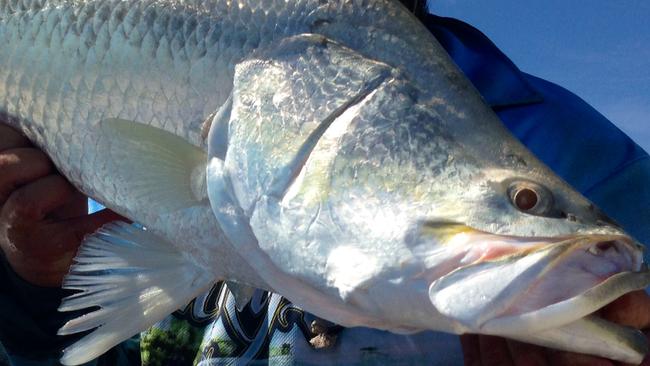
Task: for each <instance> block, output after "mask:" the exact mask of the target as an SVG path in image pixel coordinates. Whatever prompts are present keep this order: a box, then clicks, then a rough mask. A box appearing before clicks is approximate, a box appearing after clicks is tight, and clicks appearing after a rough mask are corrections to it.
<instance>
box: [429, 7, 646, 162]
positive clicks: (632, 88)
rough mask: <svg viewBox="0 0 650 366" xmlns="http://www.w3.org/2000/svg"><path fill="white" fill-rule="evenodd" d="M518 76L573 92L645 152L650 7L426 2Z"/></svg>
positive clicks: (436, 12) (433, 10)
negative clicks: (479, 35)
mask: <svg viewBox="0 0 650 366" xmlns="http://www.w3.org/2000/svg"><path fill="white" fill-rule="evenodd" d="M429 8H430V9H431V11H432V12H433V13H434V14H437V15H443V16H451V17H454V18H458V19H462V20H464V21H466V22H467V23H469V24H472V25H473V26H475V27H476V28H478V29H479V30H481V31H482V32H483V33H485V34H486V35H487V36H488V37H489V38H490V39H491V40H492V41H493V42H494V43H495V44H496V45H497V46H499V48H501V50H503V51H504V52H505V54H506V55H508V56H509V57H510V58H511V59H512V60H513V61H514V62H515V64H517V66H519V68H520V69H521V70H523V71H526V72H528V73H531V74H533V75H536V76H539V77H542V78H544V79H547V80H550V81H553V82H555V83H557V84H559V85H562V86H564V87H565V88H567V89H569V90H571V91H572V92H574V93H576V94H578V95H579V96H580V97H582V98H583V99H585V100H586V101H587V102H588V103H589V104H591V105H592V106H594V107H595V108H596V109H597V110H598V111H600V112H601V113H603V114H604V115H605V116H607V117H608V118H609V119H610V120H611V121H612V122H614V123H615V124H617V125H618V126H619V127H620V128H621V129H622V130H623V131H625V132H626V133H627V134H628V135H630V136H631V137H632V138H634V140H635V141H636V142H637V143H639V144H640V145H641V146H643V147H644V148H645V149H646V151H649V152H650V25H649V24H650V1H648V0H626V1H615V0H569V1H567V0H563V1H560V0H546V1H539V0H537V1H521V0H490V1H485V0H429Z"/></svg>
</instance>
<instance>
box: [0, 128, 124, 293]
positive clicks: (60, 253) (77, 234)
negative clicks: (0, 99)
mask: <svg viewBox="0 0 650 366" xmlns="http://www.w3.org/2000/svg"><path fill="white" fill-rule="evenodd" d="M87 205H88V203H87V198H86V197H85V196H84V195H83V194H81V193H80V192H78V191H77V190H76V189H75V188H74V187H73V186H72V185H71V184H70V183H69V182H68V181H66V180H65V178H63V177H62V176H61V175H59V174H58V173H57V171H56V170H55V168H54V165H53V164H52V162H51V161H50V160H49V158H48V157H47V156H46V155H45V154H44V153H43V152H42V151H40V150H39V149H37V148H34V147H33V146H31V144H30V142H29V140H27V139H26V138H25V137H24V136H22V135H21V134H20V133H18V132H16V131H15V130H13V129H11V128H10V127H8V126H6V125H4V124H1V123H0V247H1V248H2V251H3V252H4V254H5V257H6V258H7V261H8V262H9V265H10V266H11V268H12V269H13V270H14V271H15V272H16V273H17V274H18V275H19V276H20V277H22V278H23V279H24V280H26V281H28V282H30V283H32V284H35V285H39V286H48V287H59V286H61V282H62V280H63V277H64V276H65V275H66V274H67V273H68V269H69V268H70V264H71V263H72V258H73V257H74V255H75V254H76V252H77V248H78V247H79V245H80V244H81V241H82V239H83V237H84V236H85V235H86V234H89V233H92V232H94V231H95V230H97V229H98V228H99V227H101V226H102V225H104V224H106V223H108V222H111V221H115V220H120V219H123V218H122V217H121V216H119V215H117V214H116V213H114V212H112V211H109V210H103V211H100V212H97V213H95V214H92V215H88V214H87V212H88V206H87Z"/></svg>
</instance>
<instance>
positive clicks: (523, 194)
mask: <svg viewBox="0 0 650 366" xmlns="http://www.w3.org/2000/svg"><path fill="white" fill-rule="evenodd" d="M513 200H514V202H515V206H517V208H518V209H520V210H521V211H529V210H531V209H533V208H534V207H535V206H537V202H538V201H539V199H538V197H537V192H535V191H533V190H532V189H530V188H522V189H519V190H518V191H516V192H515V193H514V198H513Z"/></svg>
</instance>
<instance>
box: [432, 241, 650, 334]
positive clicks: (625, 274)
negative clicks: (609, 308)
mask: <svg viewBox="0 0 650 366" xmlns="http://www.w3.org/2000/svg"><path fill="white" fill-rule="evenodd" d="M463 235H464V237H465V240H464V241H463V242H462V243H461V244H462V245H459V247H460V248H463V251H461V252H460V254H458V253H459V252H458V248H454V247H453V246H450V245H447V250H448V251H451V252H453V253H456V255H447V256H446V262H447V263H445V266H446V267H447V268H452V267H453V269H452V270H450V271H449V272H447V273H444V274H442V275H441V274H440V273H439V271H440V268H441V266H440V265H437V266H435V267H429V268H430V270H428V272H429V273H433V272H436V271H438V273H436V274H435V276H428V277H429V280H430V282H429V283H430V286H429V298H430V300H431V302H432V303H433V305H434V307H435V308H436V310H437V311H438V312H440V313H442V314H443V315H445V316H447V317H449V318H452V319H454V320H456V321H457V322H458V323H459V324H460V325H461V328H462V326H464V327H466V328H467V329H465V330H467V331H474V332H477V331H478V332H481V333H490V334H516V333H522V332H531V331H533V332H537V331H544V330H546V329H551V328H556V327H559V326H562V325H565V324H568V323H571V322H572V321H575V320H577V319H579V318H582V317H584V316H586V315H588V314H591V313H593V312H595V311H596V310H598V309H600V308H602V307H603V306H605V305H607V304H608V303H610V302H612V301H613V300H615V299H616V298H618V297H620V296H621V295H624V294H625V293H628V292H631V291H634V290H639V289H643V288H645V287H647V286H648V285H650V272H649V271H648V268H647V265H645V264H644V263H643V253H642V250H641V248H642V246H641V245H640V244H638V243H637V242H636V241H634V240H633V239H631V238H630V237H628V236H625V235H603V234H589V235H575V236H570V237H559V238H516V237H510V236H502V235H496V234H489V233H484V232H478V231H464V232H463ZM495 248H498V249H495ZM495 253H496V254H495ZM467 258H469V259H470V260H467ZM450 261H453V264H452V263H449V262H450ZM443 267H444V266H443Z"/></svg>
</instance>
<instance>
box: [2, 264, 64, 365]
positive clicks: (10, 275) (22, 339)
mask: <svg viewBox="0 0 650 366" xmlns="http://www.w3.org/2000/svg"><path fill="white" fill-rule="evenodd" d="M1 261H2V263H1V265H0V340H1V341H2V344H3V345H4V348H5V349H6V351H7V353H8V354H9V356H10V358H12V357H14V356H15V357H20V358H29V359H32V360H38V361H46V360H48V359H54V360H56V359H58V357H59V356H60V350H61V349H62V347H64V346H65V344H66V342H69V339H68V338H65V337H59V336H57V335H56V332H57V329H58V328H59V327H60V326H61V325H62V324H63V323H64V321H65V319H64V317H63V315H62V314H61V313H59V312H58V311H57V308H58V306H59V303H60V301H61V298H62V297H63V296H64V295H65V292H64V291H63V290H61V289H57V288H45V287H39V286H34V285H31V284H29V283H28V282H26V281H24V280H23V279H21V278H20V277H19V276H18V275H17V274H16V273H15V272H14V271H13V270H12V269H11V267H10V266H9V264H8V263H7V261H6V260H5V258H4V257H2V258H1Z"/></svg>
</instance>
